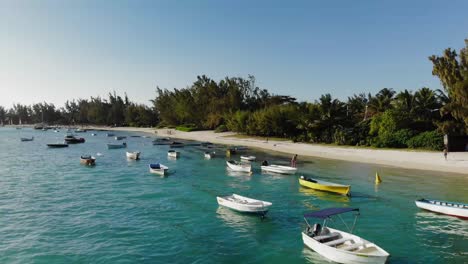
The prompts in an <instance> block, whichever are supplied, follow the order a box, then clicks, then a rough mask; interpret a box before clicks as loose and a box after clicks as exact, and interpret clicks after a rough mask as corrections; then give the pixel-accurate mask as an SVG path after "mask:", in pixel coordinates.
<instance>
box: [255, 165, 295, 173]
mask: <svg viewBox="0 0 468 264" xmlns="http://www.w3.org/2000/svg"><path fill="white" fill-rule="evenodd" d="M261 168H262V171H266V172H274V173H280V174H295V173H296V172H297V168H294V167H290V166H281V165H273V164H272V165H266V166H262V167H261Z"/></svg>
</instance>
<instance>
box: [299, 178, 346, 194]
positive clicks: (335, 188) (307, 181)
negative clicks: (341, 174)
mask: <svg viewBox="0 0 468 264" xmlns="http://www.w3.org/2000/svg"><path fill="white" fill-rule="evenodd" d="M299 184H300V185H301V186H304V187H307V188H311V189H315V190H320V191H325V192H332V193H337V194H341V195H349V193H350V191H351V186H349V185H343V184H338V183H332V182H326V181H321V180H317V179H312V178H307V177H304V176H301V177H300V178H299Z"/></svg>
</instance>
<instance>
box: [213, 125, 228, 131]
mask: <svg viewBox="0 0 468 264" xmlns="http://www.w3.org/2000/svg"><path fill="white" fill-rule="evenodd" d="M226 131H228V129H227V127H226V125H220V126H218V127H217V128H216V129H215V131H214V132H215V133H222V132H226Z"/></svg>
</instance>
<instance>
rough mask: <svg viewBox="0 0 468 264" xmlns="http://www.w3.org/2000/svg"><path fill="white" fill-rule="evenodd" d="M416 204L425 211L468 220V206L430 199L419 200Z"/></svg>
mask: <svg viewBox="0 0 468 264" xmlns="http://www.w3.org/2000/svg"><path fill="white" fill-rule="evenodd" d="M415 203H416V206H417V207H419V208H421V209H424V210H428V211H431V212H435V213H439V214H445V215H451V216H456V217H459V218H463V219H468V204H464V203H456V202H447V201H439V200H429V199H419V200H416V201H415Z"/></svg>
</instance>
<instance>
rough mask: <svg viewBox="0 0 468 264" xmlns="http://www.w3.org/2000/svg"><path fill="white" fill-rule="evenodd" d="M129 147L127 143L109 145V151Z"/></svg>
mask: <svg viewBox="0 0 468 264" xmlns="http://www.w3.org/2000/svg"><path fill="white" fill-rule="evenodd" d="M126 147H127V143H125V142H124V143H122V144H111V143H109V144H107V149H119V148H126Z"/></svg>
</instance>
